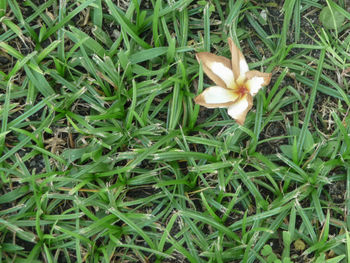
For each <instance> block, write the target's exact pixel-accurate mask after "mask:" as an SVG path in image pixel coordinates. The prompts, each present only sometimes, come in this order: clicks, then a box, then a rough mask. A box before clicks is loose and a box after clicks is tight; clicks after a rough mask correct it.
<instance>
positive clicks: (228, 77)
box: [208, 62, 235, 88]
mask: <svg viewBox="0 0 350 263" xmlns="http://www.w3.org/2000/svg"><path fill="white" fill-rule="evenodd" d="M208 66H209V68H210V69H211V71H213V72H214V73H215V74H216V75H217V76H218V77H220V78H221V79H222V80H223V81H224V82H225V84H226V87H227V88H233V86H234V80H235V78H234V76H233V72H232V70H231V69H230V68H228V67H226V66H225V65H224V64H223V63H221V62H212V63H210V64H209V65H208Z"/></svg>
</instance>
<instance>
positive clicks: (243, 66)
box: [239, 58, 249, 76]
mask: <svg viewBox="0 0 350 263" xmlns="http://www.w3.org/2000/svg"><path fill="white" fill-rule="evenodd" d="M248 71H249V68H248V64H247V61H245V59H244V58H243V59H241V60H240V61H239V74H240V76H244V74H245V73H246V72H248Z"/></svg>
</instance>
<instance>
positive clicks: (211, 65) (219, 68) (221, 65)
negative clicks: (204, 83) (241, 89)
mask: <svg viewBox="0 0 350 263" xmlns="http://www.w3.org/2000/svg"><path fill="white" fill-rule="evenodd" d="M196 57H197V60H198V62H202V64H203V70H204V72H205V74H207V75H208V77H209V78H210V79H211V80H212V81H214V82H215V84H216V85H218V86H220V87H225V88H232V87H233V86H234V75H233V72H232V70H231V62H230V60H229V59H227V58H225V57H221V56H217V55H214V54H211V53H209V52H201V53H197V54H196Z"/></svg>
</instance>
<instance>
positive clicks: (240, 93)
mask: <svg viewBox="0 0 350 263" xmlns="http://www.w3.org/2000/svg"><path fill="white" fill-rule="evenodd" d="M235 93H236V94H237V95H238V96H239V97H243V96H244V95H245V94H248V93H249V90H248V89H247V88H246V86H245V85H244V84H241V85H238V86H237V88H236V90H235Z"/></svg>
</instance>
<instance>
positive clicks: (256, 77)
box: [246, 70, 272, 96]
mask: <svg viewBox="0 0 350 263" xmlns="http://www.w3.org/2000/svg"><path fill="white" fill-rule="evenodd" d="M271 76H272V74H271V73H263V72H259V71H256V70H252V71H248V72H247V73H246V78H247V79H248V80H247V81H246V85H247V87H248V89H249V92H250V94H251V95H252V96H255V94H257V93H258V91H259V90H260V89H261V88H262V87H264V86H266V85H268V84H269V83H270V81H271Z"/></svg>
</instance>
